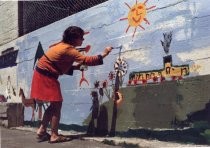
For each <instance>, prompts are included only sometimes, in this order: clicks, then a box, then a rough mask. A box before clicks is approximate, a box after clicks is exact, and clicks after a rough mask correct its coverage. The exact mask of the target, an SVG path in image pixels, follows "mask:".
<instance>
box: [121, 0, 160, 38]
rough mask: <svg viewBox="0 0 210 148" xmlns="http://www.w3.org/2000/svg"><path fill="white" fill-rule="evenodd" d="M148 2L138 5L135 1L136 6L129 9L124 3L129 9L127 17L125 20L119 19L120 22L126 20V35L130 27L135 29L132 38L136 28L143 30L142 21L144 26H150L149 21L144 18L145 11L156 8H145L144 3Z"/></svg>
mask: <svg viewBox="0 0 210 148" xmlns="http://www.w3.org/2000/svg"><path fill="white" fill-rule="evenodd" d="M147 1H148V0H145V1H144V2H143V3H138V2H137V0H136V4H135V5H133V6H132V7H130V6H129V5H128V4H127V3H125V5H126V6H128V8H129V9H130V11H129V13H128V17H126V18H121V19H120V20H121V21H122V20H128V24H129V25H128V27H127V29H126V33H127V32H128V30H129V28H130V27H135V30H134V32H133V36H132V38H133V37H134V35H135V33H136V29H137V27H140V28H142V29H143V30H145V28H144V27H142V26H141V23H142V22H143V21H145V23H146V24H150V23H149V21H148V20H147V18H146V15H147V10H150V9H153V8H155V7H156V6H151V7H149V8H147V7H146V3H147Z"/></svg>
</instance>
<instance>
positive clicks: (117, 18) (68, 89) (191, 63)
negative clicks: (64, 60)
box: [0, 0, 210, 133]
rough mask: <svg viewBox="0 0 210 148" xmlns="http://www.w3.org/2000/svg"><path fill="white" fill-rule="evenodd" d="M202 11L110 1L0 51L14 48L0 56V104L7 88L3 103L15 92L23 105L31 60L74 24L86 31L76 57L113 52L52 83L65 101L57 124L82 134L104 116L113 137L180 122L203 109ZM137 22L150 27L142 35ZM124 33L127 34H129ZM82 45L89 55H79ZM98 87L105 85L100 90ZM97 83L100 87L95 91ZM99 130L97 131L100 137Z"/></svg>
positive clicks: (207, 53) (205, 18)
mask: <svg viewBox="0 0 210 148" xmlns="http://www.w3.org/2000/svg"><path fill="white" fill-rule="evenodd" d="M208 6H209V2H208V1H205V0H201V1H196V0H187V1H180V0H172V1H167V0H162V1H154V0H153V1H152V0H150V1H148V0H145V1H140V0H139V1H136V0H120V1H118V0H110V1H107V2H105V3H102V4H100V5H97V6H95V7H92V8H90V9H87V10H84V11H81V12H79V13H77V14H74V15H72V16H69V17H67V18H65V19H62V20H60V21H58V22H55V23H53V24H51V25H49V26H46V27H43V28H40V29H38V30H36V31H34V32H32V33H29V34H27V35H25V36H22V37H20V38H18V39H16V40H14V41H12V42H11V43H8V44H5V45H4V46H1V47H0V51H4V50H5V49H9V48H11V47H14V49H19V50H18V51H17V50H13V49H10V52H9V50H8V51H7V54H11V58H8V57H7V56H6V53H4V54H2V55H1V56H0V60H1V61H3V62H0V90H1V92H0V95H3V96H4V97H5V98H7V95H6V94H5V89H6V88H7V84H8V87H9V92H10V93H9V94H10V96H12V97H13V96H14V94H15V93H16V96H14V97H16V98H18V95H17V92H18V91H17V90H19V89H20V88H22V89H23V90H24V95H25V98H29V97H28V96H30V85H31V79H32V74H33V69H34V66H35V65H36V61H37V60H39V58H40V57H41V56H42V55H43V54H44V52H45V51H46V50H47V49H48V47H49V46H50V45H52V44H54V43H55V42H59V41H60V40H61V38H62V33H63V31H64V30H65V29H66V28H67V27H68V26H69V25H77V26H79V27H81V28H83V29H84V30H88V31H90V33H89V34H88V35H86V36H85V40H84V43H83V45H82V47H78V48H83V47H85V48H83V51H81V52H84V54H87V55H97V54H100V53H101V52H102V51H103V49H104V47H106V46H107V45H110V46H113V47H115V48H116V49H114V50H113V52H112V53H111V55H110V56H109V57H108V58H107V59H104V64H103V65H101V66H98V67H97V68H95V67H88V69H87V67H86V66H84V70H83V71H82V72H81V71H75V72H74V75H73V76H67V75H63V76H61V77H60V78H59V81H60V84H61V89H62V95H63V98H64V102H63V108H62V116H61V123H63V124H65V125H74V124H77V125H81V126H88V127H89V125H93V121H94V127H95V128H97V124H99V125H98V127H101V126H100V122H101V121H102V120H101V118H102V117H104V119H107V118H108V120H106V121H104V122H105V123H106V126H108V131H110V129H111V127H112V129H113V131H123V130H125V131H126V130H128V128H139V127H148V128H156V127H161V128H171V125H172V124H171V123H172V122H173V124H175V123H178V121H180V122H181V121H184V120H186V119H187V115H189V114H190V113H194V112H196V111H199V110H202V109H204V108H205V106H206V104H207V103H208V102H209V96H210V94H209V88H210V86H209V84H210V83H209V82H210V81H209V80H210V79H209V77H210V70H209V68H208V67H209V64H210V58H209V57H210V42H209V41H208V38H209V37H210V29H209V23H210V19H209V9H208ZM125 7H126V8H125ZM127 7H128V8H129V11H128V10H127ZM125 16H126V17H125ZM101 18H103V19H101ZM90 20H91V21H90ZM69 22H70V23H69ZM144 23H146V25H149V24H150V25H149V27H148V28H147V29H146V27H145V28H144ZM131 28H134V31H129V30H130V29H131ZM138 28H140V29H141V30H140V31H137V29H138ZM125 29H126V33H125ZM144 29H145V30H144ZM88 45H91V50H88V51H87V52H86V50H85V49H88V48H90V46H88ZM117 47H118V48H117ZM119 51H120V52H119ZM119 53H120V55H119ZM6 57H7V58H6ZM6 59H7V60H6ZM7 63H9V64H7ZM11 65H13V66H11ZM86 69H87V70H86ZM85 70H86V71H85ZM81 73H83V74H81ZM81 75H82V79H81ZM8 76H10V77H8ZM107 76H109V79H108V78H107ZM9 79H10V81H11V83H10V82H9ZM81 80H82V81H81ZM85 80H87V81H85ZM105 80H107V82H108V83H109V85H108V84H107V85H106V87H103V86H102V85H101V83H102V82H104V81H105ZM173 80H176V81H173ZM96 81H99V86H100V87H99V88H97V89H96V88H95V86H94V83H95V82H96ZM7 82H8V83H7ZM160 82H161V83H160ZM10 84H11V85H10ZM88 84H89V85H88ZM116 84H117V85H116ZM118 84H119V88H117V87H116V86H118ZM141 84H147V85H141ZM115 85H116V86H115ZM115 87H116V89H115ZM13 88H14V91H15V93H14V92H13ZM118 89H119V91H120V92H121V94H122V95H123V96H124V97H123V101H122V102H121V105H119V106H117V107H116V106H115V105H114V104H115V103H114V102H115V101H117V99H114V101H113V98H115V96H117V95H113V94H115V90H118ZM94 91H95V92H94ZM93 92H94V93H93ZM96 92H97V93H96ZM90 94H91V95H90ZM169 94H170V95H169ZM22 96H23V95H22ZM113 96H114V97H113ZM168 96H169V97H168ZM1 98H2V100H4V99H3V97H1ZM8 98H9V97H8ZM90 98H91V99H90ZM8 100H10V99H8ZM189 102H190V105H189ZM93 104H95V106H94V105H93ZM92 106H94V107H92ZM114 106H115V109H114V108H113V107H114ZM91 107H92V110H90V108H91ZM42 108H43V107H42ZM32 109H33V108H31V107H27V108H26V109H25V120H31V119H32V117H31V116H32V113H31V110H32ZM33 110H34V109H33ZM97 110H98V111H97ZM116 110H117V111H116ZM92 112H93V113H92ZM145 112H146V113H145ZM166 112H167V113H168V114H167V115H166V114H165V113H166ZM100 113H101V116H100ZM116 113H117V116H114V118H113V119H114V120H112V117H113V115H116ZM99 118H100V119H99ZM175 119H176V120H175ZM96 120H97V121H99V123H98V122H97V123H96ZM112 121H113V122H112ZM175 121H176V122H175ZM89 123H91V124H89ZM112 123H113V124H112ZM106 126H105V127H101V129H104V131H105V133H106V132H107V127H106ZM90 129H91V126H90ZM90 131H91V130H90ZM90 133H91V132H90Z"/></svg>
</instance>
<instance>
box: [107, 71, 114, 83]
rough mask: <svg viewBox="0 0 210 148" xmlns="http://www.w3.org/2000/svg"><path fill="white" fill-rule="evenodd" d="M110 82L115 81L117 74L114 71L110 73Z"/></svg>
mask: <svg viewBox="0 0 210 148" xmlns="http://www.w3.org/2000/svg"><path fill="white" fill-rule="evenodd" d="M108 77H109V80H110V81H112V80H114V79H115V73H114V72H113V71H111V72H110V73H109V76H108Z"/></svg>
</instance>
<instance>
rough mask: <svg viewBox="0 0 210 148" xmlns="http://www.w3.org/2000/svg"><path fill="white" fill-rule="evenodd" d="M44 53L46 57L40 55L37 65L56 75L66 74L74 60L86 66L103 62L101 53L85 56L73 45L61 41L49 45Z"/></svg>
mask: <svg viewBox="0 0 210 148" xmlns="http://www.w3.org/2000/svg"><path fill="white" fill-rule="evenodd" d="M45 55H46V56H47V57H46V56H42V57H41V58H40V59H39V62H38V64H37V66H38V67H39V68H41V69H44V70H47V71H50V72H52V73H54V74H57V75H62V74H67V73H68V71H70V70H71V69H72V65H73V63H74V62H77V63H83V64H85V65H87V66H95V65H101V64H103V58H102V56H101V55H97V56H85V55H83V54H81V53H80V52H79V51H78V50H77V49H75V47H73V46H71V45H69V44H66V43H63V42H59V43H57V44H54V45H52V46H50V48H49V50H48V51H47V52H46V53H45ZM55 65H56V66H55Z"/></svg>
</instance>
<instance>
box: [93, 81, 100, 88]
mask: <svg viewBox="0 0 210 148" xmlns="http://www.w3.org/2000/svg"><path fill="white" fill-rule="evenodd" d="M94 87H95V88H98V87H99V81H97V80H96V81H95V83H94Z"/></svg>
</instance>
